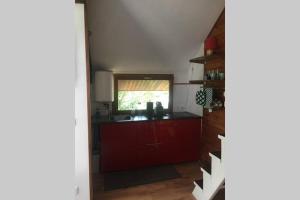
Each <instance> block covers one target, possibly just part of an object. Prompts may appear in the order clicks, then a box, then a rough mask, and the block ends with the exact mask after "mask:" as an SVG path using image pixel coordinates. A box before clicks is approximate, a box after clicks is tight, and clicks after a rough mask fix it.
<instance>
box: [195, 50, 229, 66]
mask: <svg viewBox="0 0 300 200" xmlns="http://www.w3.org/2000/svg"><path fill="white" fill-rule="evenodd" d="M214 59H224V55H223V54H221V53H215V54H212V55H210V56H201V57H197V58H193V59H191V60H190V62H192V63H198V64H206V63H207V62H208V61H210V60H214Z"/></svg>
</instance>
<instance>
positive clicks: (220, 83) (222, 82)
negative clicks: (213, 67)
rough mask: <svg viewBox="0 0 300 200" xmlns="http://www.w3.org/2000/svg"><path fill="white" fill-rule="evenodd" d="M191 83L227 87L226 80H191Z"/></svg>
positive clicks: (210, 86)
mask: <svg viewBox="0 0 300 200" xmlns="http://www.w3.org/2000/svg"><path fill="white" fill-rule="evenodd" d="M190 84H202V85H203V86H204V87H209V88H220V89H225V80H191V81H190Z"/></svg>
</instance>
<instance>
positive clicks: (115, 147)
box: [100, 123, 138, 171]
mask: <svg viewBox="0 0 300 200" xmlns="http://www.w3.org/2000/svg"><path fill="white" fill-rule="evenodd" d="M137 125H138V124H136V123H113V124H103V125H102V126H101V127H100V133H101V134H100V138H101V139H100V144H101V156H100V162H101V167H102V170H103V171H114V170H120V169H131V168H135V167H137V162H136V160H137V155H136V152H137V146H136V144H137V137H136V135H137Z"/></svg>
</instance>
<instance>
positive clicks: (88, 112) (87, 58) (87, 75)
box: [75, 0, 93, 200]
mask: <svg viewBox="0 0 300 200" xmlns="http://www.w3.org/2000/svg"><path fill="white" fill-rule="evenodd" d="M75 4H83V6H84V26H85V52H86V83H87V84H86V86H87V87H86V89H87V115H88V116H87V121H88V153H89V156H88V157H89V185H90V187H89V189H90V200H93V167H92V166H93V162H92V159H93V155H92V152H93V151H92V144H93V135H92V124H91V122H92V120H91V113H92V112H91V91H90V90H91V82H90V70H91V69H90V59H89V55H90V52H89V38H88V29H87V5H86V4H87V1H83V0H75Z"/></svg>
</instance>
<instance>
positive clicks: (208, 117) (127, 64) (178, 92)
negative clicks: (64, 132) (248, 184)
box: [87, 1, 225, 199]
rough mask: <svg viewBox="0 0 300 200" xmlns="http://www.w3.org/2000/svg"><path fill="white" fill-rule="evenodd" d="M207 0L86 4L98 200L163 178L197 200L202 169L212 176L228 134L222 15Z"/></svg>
mask: <svg viewBox="0 0 300 200" xmlns="http://www.w3.org/2000/svg"><path fill="white" fill-rule="evenodd" d="M205 2H206V1H203V2H202V1H201V2H198V3H195V5H194V6H195V7H194V6H192V5H190V6H187V7H182V6H183V4H184V3H183V2H177V3H175V4H174V5H173V6H174V7H176V9H177V10H176V9H171V10H168V9H166V7H164V6H166V5H160V6H162V7H161V8H159V9H158V8H157V7H155V6H157V5H159V3H157V4H156V3H153V4H151V3H150V4H149V5H148V6H149V8H150V9H149V10H147V5H145V4H143V3H139V2H136V1H127V2H125V1H124V2H122V3H120V2H119V3H117V2H115V1H89V2H88V4H87V20H88V31H89V38H88V40H89V52H90V63H91V73H90V77H91V78H90V79H91V83H90V84H91V91H90V92H91V104H92V105H91V107H92V112H91V114H92V130H93V131H92V132H93V137H92V138H93V140H92V141H93V142H92V153H93V159H92V161H93V173H94V176H93V182H94V199H95V198H96V197H98V196H99V198H101V199H102V198H103V199H114V198H112V197H111V196H114V195H115V198H116V199H117V198H120V196H121V195H122V192H125V191H126V192H128V191H131V190H134V189H136V188H138V187H151V186H155V184H161V183H166V181H170V184H172V181H179V182H178V183H177V185H179V186H178V188H177V189H178V190H179V191H181V190H182V188H185V189H186V190H187V191H184V192H180V194H178V193H176V195H179V196H183V197H187V196H188V197H189V198H192V192H193V188H194V185H195V184H196V187H197V183H198V182H197V181H199V180H202V178H204V175H203V177H202V175H201V171H200V167H201V168H203V169H204V170H206V171H208V172H209V173H210V171H211V169H210V166H209V162H210V159H211V158H210V157H211V156H210V154H209V153H211V152H215V151H220V150H221V140H219V139H218V135H220V134H224V111H225V109H224V103H225V97H224V86H225V85H224V82H225V81H224V79H225V78H224V76H225V61H224V54H225V48H224V47H225V43H224V23H225V18H224V16H225V12H224V1H218V2H217V3H216V2H214V3H207V2H206V4H205ZM144 3H145V2H144ZM155 4H156V5H155ZM197 6H198V8H199V6H200V7H201V6H206V9H207V11H205V13H200V14H199V13H198V8H197ZM180 7H182V9H179V8H180ZM153 12H154V13H155V14H157V17H156V18H155V17H152V16H153ZM180 15H183V16H187V17H186V18H183V19H180V18H178V16H180ZM159 19H164V20H166V21H165V22H163V23H162V22H160V21H159ZM187 22H189V23H187ZM196 26H198V27H197V28H195V27H196ZM159 30H165V31H159ZM176 31H177V32H176ZM175 33H177V34H175ZM191 33H194V35H193V37H191V36H192V35H191ZM194 58H195V59H194ZM218 154H219V153H216V155H217V156H216V157H218ZM137 173H138V175H137ZM203 173H204V172H203ZM149 174H150V175H149ZM185 176H187V177H186V178H182V177H185ZM132 177H134V178H135V179H134V178H132ZM149 177H150V178H149ZM122 178H123V179H124V180H123V182H122V180H120V179H122ZM193 181H194V184H193ZM179 183H180V184H182V185H180V184H179ZM173 184H175V183H174V182H173ZM202 184H203V183H202ZM175 185H176V184H175ZM223 185H224V184H223V183H222V184H221V186H223ZM156 186H157V185H156ZM157 187H158V186H157ZM196 187H195V189H194V191H196ZM170 189H172V191H174V190H175V191H176V190H177V189H176V188H172V187H171V188H170ZM219 189H220V187H219V186H218V190H219ZM196 192H197V191H196ZM196 192H193V195H194V197H195V198H197V194H196ZM118 193H119V194H118ZM135 193H138V192H136V191H134V192H132V198H131V199H134V196H135ZM118 195H120V196H118ZM127 195H128V197H130V195H129V194H127ZM151 195H154V196H155V195H163V194H161V193H157V194H155V193H154V194H152V193H151ZM167 195H171V193H167ZM139 197H141V196H139ZM143 197H146V196H143ZM152 198H153V196H152ZM168 198H170V199H174V198H172V195H171V196H170V197H168ZM96 199H97V198H96ZM137 199H139V198H137ZM156 199H159V198H156ZM161 199H167V198H161ZM187 199H188V198H187Z"/></svg>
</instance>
